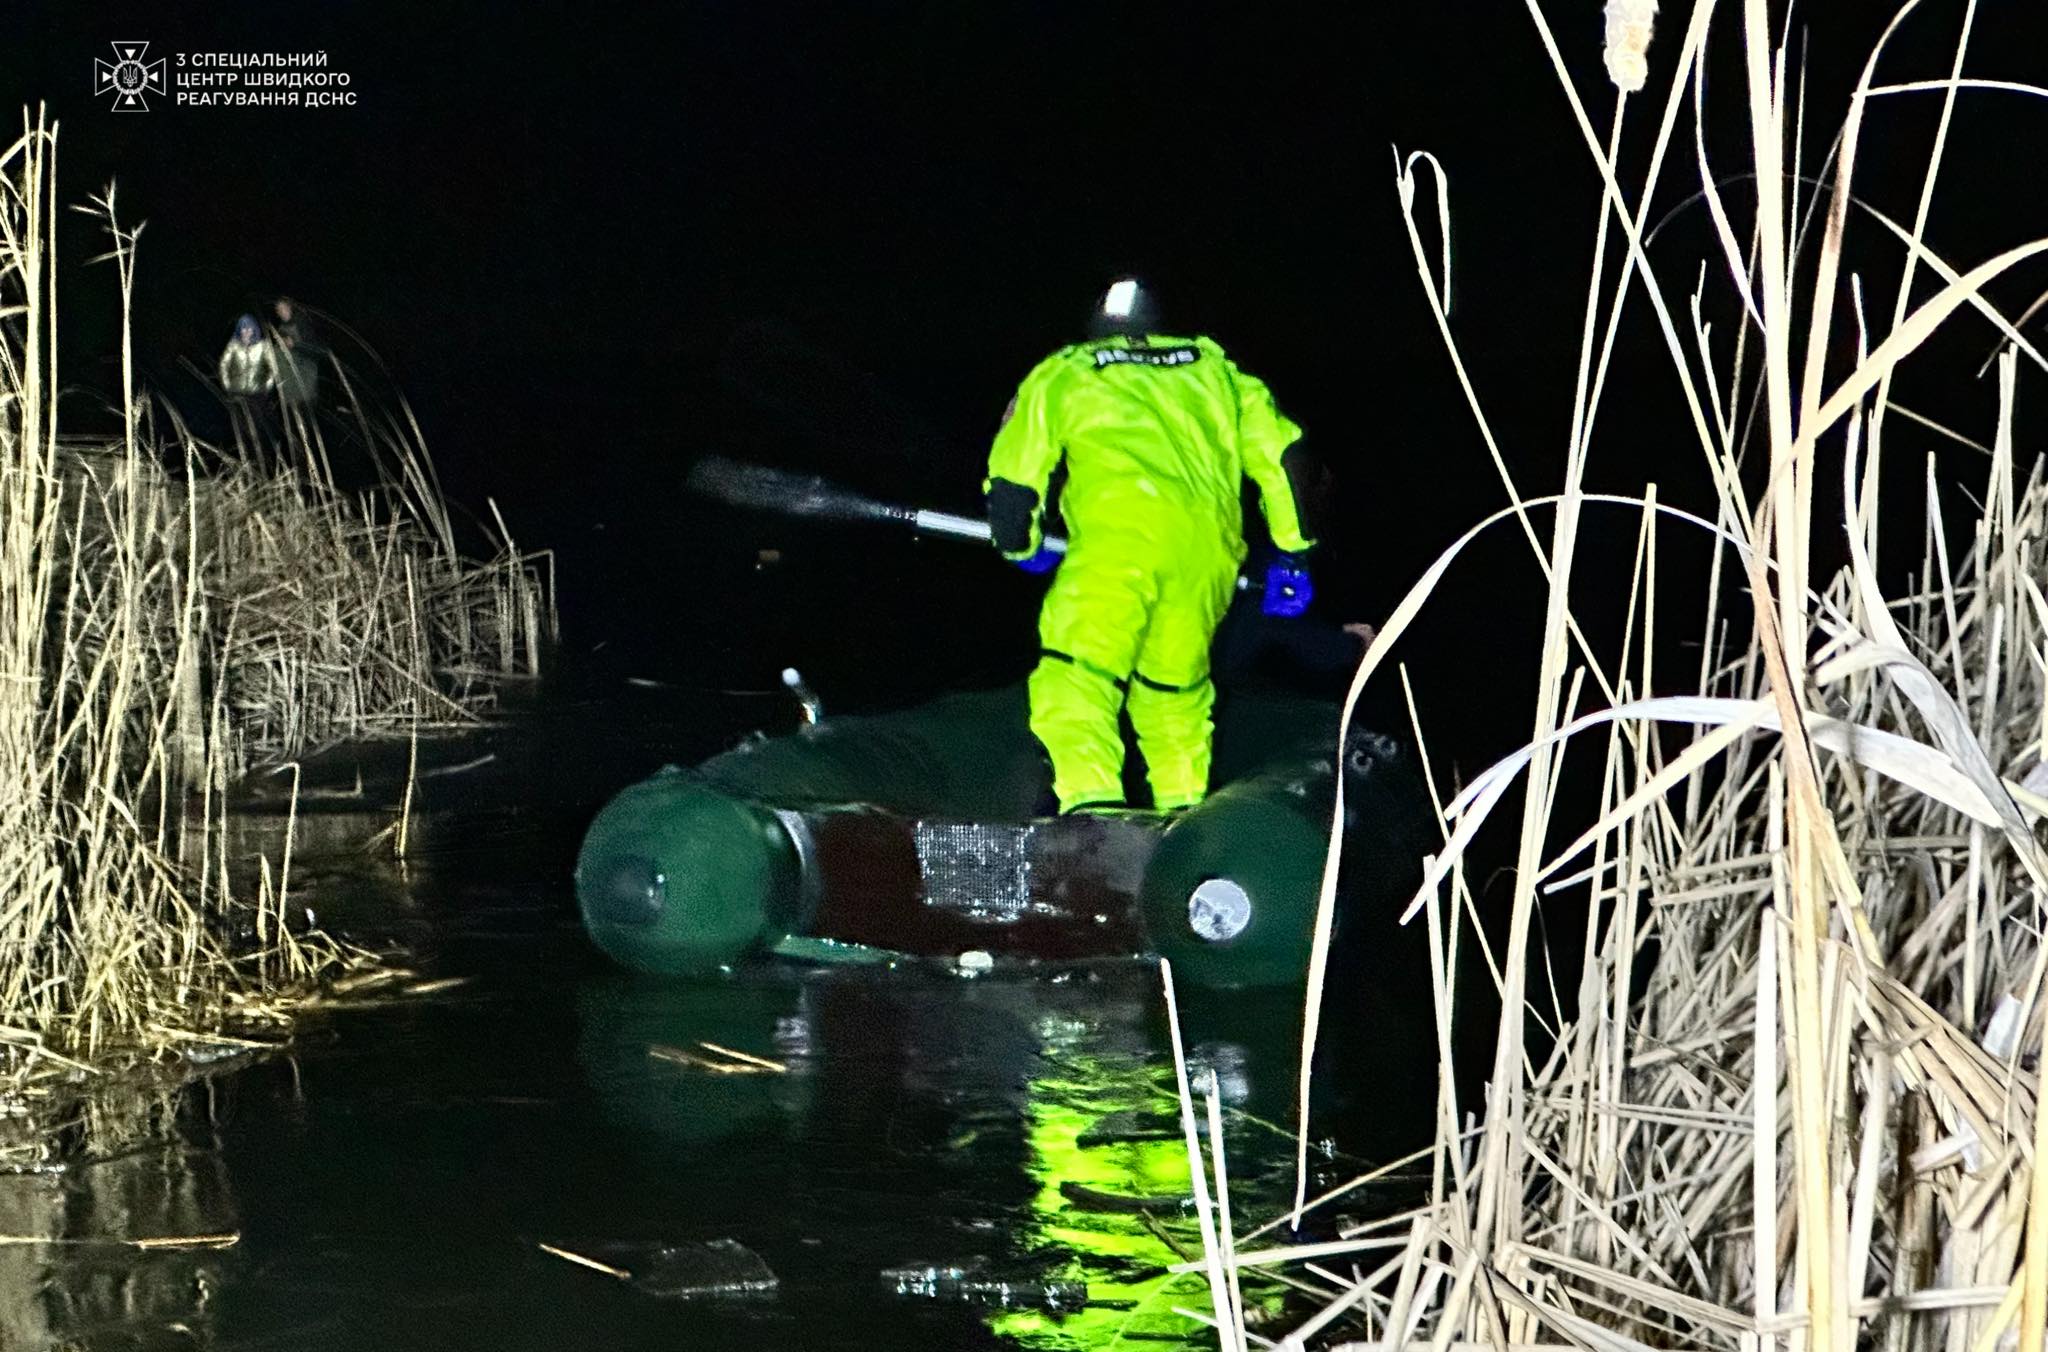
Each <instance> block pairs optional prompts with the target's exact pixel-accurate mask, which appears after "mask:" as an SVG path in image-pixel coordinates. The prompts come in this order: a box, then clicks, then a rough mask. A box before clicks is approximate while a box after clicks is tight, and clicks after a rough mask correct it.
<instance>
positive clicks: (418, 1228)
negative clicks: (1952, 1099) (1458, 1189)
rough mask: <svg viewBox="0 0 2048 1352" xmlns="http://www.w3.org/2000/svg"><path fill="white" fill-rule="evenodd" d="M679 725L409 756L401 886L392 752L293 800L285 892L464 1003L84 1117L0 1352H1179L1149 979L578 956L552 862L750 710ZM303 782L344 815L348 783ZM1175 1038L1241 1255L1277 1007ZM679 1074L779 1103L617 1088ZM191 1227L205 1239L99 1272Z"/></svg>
mask: <svg viewBox="0 0 2048 1352" xmlns="http://www.w3.org/2000/svg"><path fill="white" fill-rule="evenodd" d="M709 698H710V697H707V696H704V695H701V694H694V693H692V692H675V691H670V692H652V691H637V692H635V691H630V690H629V691H626V692H625V693H622V694H614V695H612V696H608V697H607V699H606V700H605V701H603V702H601V703H597V704H577V705H570V706H567V707H558V708H556V709H553V710H552V711H547V712H544V713H539V714H533V715H530V716H528V717H527V718H525V719H522V720H521V721H520V722H519V723H518V724H517V725H515V726H513V727H510V728H508V729H505V730H503V731H500V732H497V733H494V734H492V735H490V736H487V737H480V738H470V739H467V740H465V741H463V742H461V743H459V744H450V745H443V746H438V747H434V748H431V749H430V754H429V757H428V760H429V763H430V764H440V765H449V764H460V763H462V762H465V761H469V760H474V759H476V758H478V757H480V756H483V755H491V756H493V757H494V759H493V760H491V761H490V762H488V763H486V764H484V765H481V766H478V767H476V768H474V769H471V770H468V771H464V772H461V773H456V774H447V775H441V776H435V777H430V778H428V779H426V780H424V781H423V783H422V792H423V796H424V800H425V813H424V816H423V818H422V821H421V823H420V830H421V837H420V840H419V842H418V845H417V848H416V850H415V852H414V857H413V858H412V859H411V860H409V861H408V862H407V863H406V864H405V865H404V866H403V867H400V866H398V865H396V864H393V863H390V862H381V863H380V862H376V861H372V860H368V859H365V858H363V857H362V856H360V855H359V854H357V853H356V852H354V851H352V850H349V849H347V848H346V847H343V846H341V845H340V844H339V843H338V842H340V841H343V840H346V839H347V838H349V837H352V836H360V835H362V834H365V833H366V832H367V830H373V829H375V828H376V827H378V826H381V825H383V824H384V823H386V822H388V821H389V820H390V817H389V814H388V812H385V811H383V810H382V809H381V806H378V805H377V800H379V799H380V798H388V797H389V790H390V788H391V780H390V776H391V773H392V765H391V763H390V758H389V756H388V755H385V754H379V755H376V756H372V757H370V758H369V763H368V764H367V767H366V770H365V781H366V785H367V787H366V789H365V796H364V800H362V801H360V802H358V801H356V800H353V799H348V798H343V799H338V800H337V799H320V800H313V802H311V803H309V805H308V806H309V809H314V810H319V815H318V816H315V817H310V818H307V819H302V821H301V832H302V836H303V842H302V848H301V852H300V854H299V856H298V859H297V862H296V863H295V866H294V867H295V869H296V870H297V874H298V877H299V879H300V882H299V883H298V884H295V889H294V895H295V897H296V898H297V899H298V900H300V901H301V902H303V903H305V904H309V905H312V906H314V907H316V908H318V909H319V910H320V911H321V915H322V919H323V920H324V921H325V922H327V923H328V924H330V925H334V926H338V927H340V928H342V929H344V930H346V931H350V932H353V933H358V934H362V935H365V936H368V935H373V934H377V933H384V934H391V935H396V936H399V937H402V938H403V939H404V940H405V941H406V942H407V943H408V944H410V945H412V946H413V948H414V949H415V951H416V952H417V953H418V954H419V957H420V961H419V963H418V965H419V966H420V967H421V969H422V971H423V973H426V974H430V975H433V976H444V975H445V976H460V977H465V978H467V981H466V982H465V983H464V984H462V985H461V986H459V987H456V988H454V989H450V990H446V991H442V992H439V993H436V994H430V995H426V996H421V997H418V998H411V999H403V1000H394V1001H390V1002H386V1003H381V1004H371V1005H369V1006H367V1007H364V1008H360V1009H353V1010H347V1011H341V1012H335V1013H332V1014H329V1015H325V1016H322V1017H320V1018H319V1019H317V1020H316V1021H315V1022H314V1023H313V1024H312V1025H311V1026H310V1027H309V1028H308V1029H306V1031H305V1033H304V1035H303V1036H302V1037H301V1039H300V1040H299V1042H298V1043H297V1044H296V1045H295V1047H294V1049H293V1050H292V1052H291V1053H290V1055H288V1056H276V1057H271V1058H268V1059H260V1060H256V1061H254V1062H251V1063H248V1064H241V1065H235V1064H232V1063H230V1064H225V1065H222V1066H220V1067H218V1068H216V1070H215V1073H214V1074H213V1075H212V1076H211V1077H210V1078H208V1079H207V1080H205V1081H203V1082H201V1083H198V1084H195V1085H193V1086H191V1087H190V1088H188V1089H186V1090H185V1091H183V1092H182V1093H181V1094H178V1095H176V1096H175V1097H173V1098H172V1099H171V1100H169V1102H168V1104H167V1105H166V1106H159V1107H156V1108H154V1109H152V1108H151V1107H149V1106H148V1105H147V1104H146V1103H132V1104H128V1105H125V1106H121V1105H115V1106H109V1107H106V1108H104V1109H102V1110H101V1111H100V1112H99V1114H98V1116H97V1118H96V1119H95V1121H94V1122H92V1123H91V1124H90V1129H89V1130H88V1131H87V1132H86V1133H85V1136H86V1138H87V1139H89V1140H90V1141H92V1142H93V1145H92V1147H91V1152H92V1153H91V1154H90V1156H89V1157H88V1158H87V1159H84V1160H81V1161H79V1162H77V1163H75V1164H74V1165H72V1166H71V1167H70V1168H69V1169H67V1170H65V1171H63V1172H60V1173H55V1174H50V1175H44V1176H32V1177H11V1178H0V1232H5V1233H11V1234H18V1235H24V1236H51V1237H58V1238H61V1239H62V1240H64V1241H65V1242H64V1243H62V1244H47V1243H45V1244H35V1245H15V1246H0V1347H4V1348H7V1349H15V1348H21V1349H30V1348H43V1347H51V1348H57V1347H63V1348H73V1347H75V1348H80V1349H93V1350H94V1352H98V1350H99V1349H116V1348H122V1349H126V1348H137V1349H156V1348H180V1347H194V1348H219V1349H258V1348H263V1349H309V1350H311V1349H359V1348H371V1347H375V1348H422V1349H426V1348H437V1349H438V1348H464V1349H466V1348H477V1349H483V1348H491V1349H516V1348H535V1349H540V1348H549V1349H556V1348H565V1347H591V1348H673V1347H689V1348H706V1349H715V1348H728V1347H729V1348H749V1349H759V1348H801V1349H812V1348H821V1349H822V1348H874V1347H903V1348H944V1349H953V1348H958V1349H973V1348H996V1347H1044V1348H1103V1347H1113V1346H1120V1345H1123V1346H1138V1347H1145V1346H1154V1347H1172V1346H1181V1345H1200V1341H1199V1339H1198V1338H1197V1339H1196V1341H1195V1342H1194V1343H1192V1344H1189V1343H1188V1340H1189V1339H1191V1338H1195V1337H1196V1335H1197V1334H1199V1332H1200V1329H1199V1326H1198V1325H1196V1324H1194V1323H1193V1321H1191V1320H1189V1319H1187V1318H1185V1317H1183V1316H1179V1315H1176V1314H1174V1313H1173V1308H1172V1307H1173V1306H1175V1305H1181V1306H1186V1307H1189V1308H1194V1309H1206V1308H1207V1304H1208V1296H1207V1292H1206V1287H1205V1285H1204V1284H1203V1281H1202V1279H1201V1278H1199V1277H1181V1278H1169V1277H1166V1276H1165V1275H1164V1273H1163V1269H1164V1268H1165V1267H1166V1266H1167V1265H1168V1264H1171V1263H1173V1262H1175V1261H1178V1260H1179V1259H1180V1258H1181V1257H1182V1256H1183V1255H1184V1254H1191V1255H1199V1252H1200V1240H1199V1235H1198V1230H1197V1228H1196V1225H1195V1223H1194V1220H1193V1217H1192V1213H1191V1212H1190V1211H1188V1210H1187V1209H1186V1207H1185V1205H1184V1203H1183V1202H1182V1200H1181V1199H1182V1198H1184V1197H1185V1195H1186V1193H1187V1191H1188V1185H1189V1176H1188V1166H1187V1156H1186V1150H1185V1146H1184V1145H1183V1143H1182V1138H1181V1133H1180V1126H1179V1121H1178V1115H1177V1114H1178V1109H1177V1105H1176V1103H1175V1100H1174V1094H1173V1069H1172V1062H1171V1058H1170V1056H1169V1054H1168V1052H1167V1045H1168V1044H1167V1041H1166V1030H1165V1024H1164V1020H1163V1015H1162V1012H1161V1000H1160V995H1159V986H1158V978H1157V974H1156V971H1155V970H1154V969H1152V968H1151V967H1150V966H1147V965H1142V964H1138V963H1116V964H1106V965H1097V966H1094V967H1089V968H1080V969H1070V970H1067V971H1064V972H1061V973H1058V974H1049V973H1045V972H1037V973H1024V972H1018V971H1008V970H1005V969H1003V968H1001V967H999V968H998V969H997V970H996V971H994V972H992V973H988V974H985V975H981V976H978V977H965V976H962V975H959V974H957V973H954V972H951V971H948V970H943V969H936V968H923V969H911V968H905V969H896V970H874V969H858V970H856V969H838V970H806V969H800V968H796V967H792V966H783V967H764V968H762V969H760V970H755V971H747V972H743V973H740V974H738V975H736V976H735V977H733V978H732V979H730V980H726V981H720V982H714V983H695V984H676V983H665V982H654V981H648V980H645V979H641V978H636V977H632V976H628V975H627V974H624V973H622V972H620V971H617V970H615V969H613V968H611V967H610V966H609V965H608V964H607V963H606V962H605V961H604V960H603V959H602V958H601V957H600V956H599V955H597V954H596V953H595V952H594V950H592V949H591V948H590V947H589V945H588V944H587V943H586V942H585V940H584V939H583V937H582V934H581V931H580V929H579V928H578V927H577V925H576V922H575V918H574V912H573V907H572V899H571V896H570V891H569V884H568V863H569V859H570V856H571V851H572V850H573V847H574V844H575V839H576V834H577V831H578V829H579V828H580V825H581V823H582V821H583V820H585V819H586V818H587V815H588V813H589V811H590V810H591V808H593V807H594V806H595V805H596V802H597V801H598V800H599V799H601V798H602V796H603V795H604V794H605V793H606V792H608V791H609V789H610V788H612V787H615V786H616V785H617V784H619V783H622V782H624V780H625V779H627V778H630V777H632V776H633V775H635V774H638V773H642V772H644V771H645V770H647V769H651V768H653V765H655V764H658V763H659V762H660V761H661V760H662V759H664V758H674V759H679V760H681V759H694V758H696V757H697V756H701V755H702V754H704V753H705V752H706V751H709V750H712V749H715V747H716V745H717V743H718V742H719V741H721V740H722V739H724V738H726V737H727V736H729V735H730V734H731V733H732V732H733V731H735V730H737V729H738V728H739V727H742V726H744V725H746V724H747V723H748V722H750V721H768V720H770V719H778V718H781V717H783V716H784V715H785V711H783V710H782V709H780V708H779V707H774V708H765V707H763V706H762V705H761V704H759V703H758V702H753V701H750V700H749V699H748V698H747V697H731V696H722V697H718V698H717V699H716V700H713V701H711V702H712V703H713V704H715V706H716V707H717V708H718V709H719V710H721V713H720V715H719V717H720V718H722V719H723V720H724V725H718V724H717V723H715V722H714V723H712V724H707V723H706V722H705V720H704V718H703V716H702V713H703V710H704V709H705V708H706V707H707V699H709ZM679 709H688V710H690V711H692V713H693V715H694V718H695V721H694V722H693V723H691V724H689V725H687V726H689V727H690V728H691V729H692V730H691V731H689V732H679V731H675V729H677V728H678V727H682V726H686V725H684V724H681V723H679V722H678V721H677V719H676V718H675V716H674V715H675V714H676V711H677V710H679ZM316 781H317V782H321V783H325V784H328V785H330V786H332V785H336V784H339V785H343V786H347V787H350V788H352V787H353V767H352V766H350V765H349V764H348V763H347V758H346V757H344V758H342V761H341V762H340V763H339V764H338V765H330V766H327V767H325V768H324V769H323V770H322V771H321V773H320V775H318V776H316ZM309 782H315V781H309ZM270 824H271V825H272V826H274V824H275V823H274V821H273V822H272V823H270ZM1183 1015H1184V1023H1185V1024H1186V1025H1187V1035H1188V1039H1189V1043H1190V1048H1191V1051H1192V1053H1193V1055H1194V1058H1195V1060H1196V1062H1197V1065H1198V1067H1200V1066H1210V1067H1213V1068H1214V1069H1215V1070H1216V1071H1217V1074H1218V1079H1219V1082H1220V1083H1221V1085H1222V1088H1223V1091H1224V1095H1225V1099H1226V1101H1227V1102H1228V1104H1229V1105H1230V1108H1229V1112H1228V1114H1227V1119H1228V1120H1227V1126H1226V1133H1225V1134H1226V1141H1227V1145H1228V1147H1229V1150H1230V1157H1231V1167H1232V1172H1233V1196H1232V1200H1233V1203H1234V1205H1235V1206H1236V1208H1237V1213H1238V1218H1239V1221H1238V1228H1239V1229H1240V1230H1242V1229H1245V1228H1248V1227H1249V1225H1250V1224H1252V1223H1254V1222H1255V1221H1258V1220H1263V1219H1265V1218H1266V1217H1268V1216H1270V1215H1272V1214H1274V1213H1275V1211H1276V1210H1277V1209H1278V1208H1279V1207H1280V1206H1281V1205H1282V1203H1283V1201H1284V1198H1285V1196H1286V1193H1287V1190H1288V1188H1289V1187H1290V1186H1291V1172H1290V1165H1291V1153H1292V1151H1291V1143H1290V1142H1289V1141H1288V1140H1286V1139H1284V1137H1283V1135H1282V1132H1281V1131H1280V1130H1279V1129H1277V1128H1275V1127H1274V1126H1272V1125H1270V1124H1272V1123H1278V1122H1283V1121H1286V1120H1288V1119H1289V1115H1290V1112H1291V1108H1290V1093H1291V1082H1292V1078H1293V1057H1294V1036H1295V1026H1296V1019H1297V1017H1298V1009H1297V1001H1296V998H1295V997H1294V996H1292V995H1291V994H1286V993H1280V994H1275V995H1272V996H1263V995H1261V996H1249V997H1248V996H1243V995H1239V996H1234V997H1231V998H1229V999H1224V1000H1203V999H1202V998H1200V997H1199V996H1198V995H1197V996H1192V997H1191V998H1190V1000H1189V1002H1188V1006H1187V1008H1185V1009H1184V1011H1183ZM1419 1031H1420V1030H1418V1032H1419ZM705 1043H711V1044H717V1045H718V1046H721V1047H725V1048H730V1049H733V1050H735V1051H739V1052H743V1053H748V1054H752V1055H755V1056H760V1057H763V1058H766V1059H770V1060H774V1061H776V1062H778V1063H779V1064H781V1065H783V1066H785V1067H786V1071H785V1072H783V1073H775V1072H768V1071H763V1072H761V1073H758V1074H755V1073H745V1074H722V1073H715V1072H712V1071H709V1070H706V1069H702V1068H700V1067H696V1066H692V1065H689V1064H679V1063H678V1062H676V1061H675V1060H673V1059H664V1058H663V1057H660V1056H656V1055H651V1054H650V1048H664V1049H670V1048H672V1049H682V1050H684V1051H686V1052H697V1053H700V1054H701V1053H702V1046H701V1044H705ZM1408 1092H1411V1093H1412V1094H1413V1095H1414V1097H1415V1100H1416V1101H1418V1102H1426V1099H1427V1095H1428V1092H1429V1089H1428V1086H1427V1084H1426V1083H1420V1084H1415V1085H1412V1086H1409V1087H1408ZM1354 1117H1355V1118H1357V1115H1356V1114H1354ZM1413 1117H1414V1114H1412V1113H1390V1112H1388V1111H1387V1110H1386V1108H1385V1105H1382V1106H1381V1109H1380V1110H1378V1111H1376V1112H1371V1113H1367V1114H1365V1115H1364V1116H1363V1117H1362V1118H1357V1120H1358V1121H1360V1122H1363V1123H1364V1124H1365V1125H1364V1126H1362V1127H1356V1128H1354V1129H1353V1130H1351V1131H1350V1132H1349V1134H1348V1135H1347V1136H1346V1138H1345V1140H1344V1145H1345V1148H1346V1151H1347V1152H1348V1153H1344V1154H1337V1155H1334V1156H1331V1157H1326V1158H1323V1159H1321V1160H1320V1161H1319V1163H1318V1170H1319V1178H1323V1179H1337V1178H1340V1177H1348V1176H1350V1174H1351V1173H1354V1172H1356V1171H1357V1170H1358V1168H1359V1163H1360V1158H1361V1157H1364V1156H1372V1155H1382V1156H1384V1155H1385V1154H1387V1153H1391V1152H1392V1151H1393V1150H1394V1149H1395V1148H1396V1147H1397V1146H1398V1147H1405V1146H1406V1145H1407V1144H1408V1140H1407V1138H1406V1137H1405V1136H1404V1135H1403V1133H1404V1132H1405V1131H1407V1130H1409V1129H1411V1128H1410V1124H1412V1120H1413ZM1375 1124H1377V1125H1375ZM1382 1198H1384V1194H1383V1195H1382ZM1369 1200H1370V1199H1367V1200H1366V1201H1362V1202H1361V1206H1363V1205H1366V1204H1368V1203H1369ZM208 1233H235V1234H239V1236H240V1238H239V1241H238V1242H237V1243H235V1244H234V1245H233V1246H232V1247H229V1248H223V1249H218V1250H211V1251H169V1252H138V1251H136V1250H134V1249H132V1248H128V1247H123V1246H120V1245H117V1244H111V1243H108V1242H107V1241H110V1240H121V1239H133V1238H141V1237H151V1236H164V1235H197V1234H208ZM542 1244H548V1245H552V1246H554V1247H556V1248H559V1249H562V1250H566V1251H568V1252H570V1253H574V1254H579V1255H583V1256H586V1257H589V1258H592V1259H595V1260H597V1261H600V1262H603V1263H605V1264H607V1265H609V1266H611V1267H613V1268H615V1269H618V1270H619V1271H621V1272H625V1273H629V1274H631V1275H630V1277H618V1276H612V1275H607V1274H604V1273H600V1272H597V1271H593V1270H591V1269H589V1268H586V1267H584V1266H581V1265H578V1264H576V1263H574V1262H572V1261H569V1260H567V1259H564V1258H561V1257H557V1256H553V1255H550V1254H549V1253H547V1252H545V1251H544V1250H543V1249H542V1248H541V1247H540V1246H541V1245H542ZM768 1273H772V1274H773V1278H772V1280H773V1286H772V1288H770V1289H766V1290H752V1291H746V1292H739V1293H734V1292H725V1293H720V1294H703V1293H699V1292H697V1288H700V1287H703V1286H706V1285H713V1286H715V1285H718V1284H720V1283H727V1284H730V1283H735V1282H738V1283H742V1284H744V1283H749V1282H751V1283H752V1284H754V1285H757V1286H758V1285H761V1284H763V1283H765V1282H767V1281H768V1280H769V1278H768V1277H767V1275H766V1274H768ZM1280 1299H1281V1292H1280V1290H1279V1288H1276V1287H1272V1286H1270V1285H1267V1284H1262V1283H1258V1282H1253V1283H1251V1284H1250V1285H1249V1287H1248V1290H1247V1300H1248V1301H1249V1302H1251V1303H1252V1304H1254V1305H1257V1306H1265V1305H1270V1304H1277V1302H1278V1301H1279V1300H1280ZM1119 1340H1121V1341H1119Z"/></svg>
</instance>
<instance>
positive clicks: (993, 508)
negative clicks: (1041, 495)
mask: <svg viewBox="0 0 2048 1352" xmlns="http://www.w3.org/2000/svg"><path fill="white" fill-rule="evenodd" d="M1037 517H1038V494H1037V492H1036V491H1035V490H1033V489H1030V488H1026V487H1025V486H1024V485H1023V484H1016V483H1011V482H1010V481H1009V480H1008V479H991V480H989V484H988V529H989V535H990V537H991V538H992V539H994V541H995V545H996V548H997V549H1000V550H1002V551H1003V553H1005V554H1022V553H1024V552H1026V551H1027V550H1029V549H1030V548H1031V526H1032V523H1033V522H1034V521H1035V520H1036V519H1037Z"/></svg>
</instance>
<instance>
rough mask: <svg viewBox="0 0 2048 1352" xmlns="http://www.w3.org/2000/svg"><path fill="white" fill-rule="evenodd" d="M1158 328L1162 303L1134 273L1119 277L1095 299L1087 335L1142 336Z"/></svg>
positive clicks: (1102, 336)
mask: <svg viewBox="0 0 2048 1352" xmlns="http://www.w3.org/2000/svg"><path fill="white" fill-rule="evenodd" d="M1158 331H1159V305H1158V302H1157V301H1156V300H1154V299H1153V296H1152V291H1151V288H1149V287H1147V286H1145V285H1143V284H1142V283H1140V282H1139V281H1138V279H1137V278H1135V277H1119V278H1117V279H1116V280H1115V281H1113V282H1111V283H1110V284H1109V289H1108V290H1107V291H1105V292H1103V293H1102V295H1101V297H1100V298H1099V299H1098V300H1097V301H1096V302H1095V312H1094V313H1093V314H1091V315H1090V316H1089V317H1088V336H1089V337H1090V338H1108V337H1110V336H1112V335H1114V334H1123V335H1125V336H1126V337H1131V338H1142V337H1143V336H1144V335H1146V334H1148V333H1157V332H1158Z"/></svg>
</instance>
